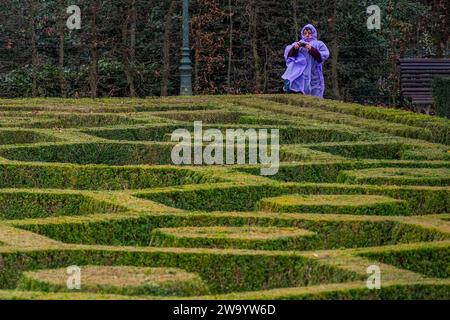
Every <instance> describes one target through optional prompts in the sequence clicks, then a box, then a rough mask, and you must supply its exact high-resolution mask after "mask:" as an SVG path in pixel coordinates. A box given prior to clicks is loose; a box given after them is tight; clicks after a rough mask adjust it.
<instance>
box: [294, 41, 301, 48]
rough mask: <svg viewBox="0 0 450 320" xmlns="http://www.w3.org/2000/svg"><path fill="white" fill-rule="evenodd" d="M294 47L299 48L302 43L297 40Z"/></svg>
mask: <svg viewBox="0 0 450 320" xmlns="http://www.w3.org/2000/svg"><path fill="white" fill-rule="evenodd" d="M294 47H295V50H298V49H299V48H300V43H299V42H296V43H295V45H294Z"/></svg>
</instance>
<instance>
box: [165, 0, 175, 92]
mask: <svg viewBox="0 0 450 320" xmlns="http://www.w3.org/2000/svg"><path fill="white" fill-rule="evenodd" d="M176 8H177V1H176V0H172V1H171V2H170V6H169V10H168V11H167V13H166V16H165V17H164V40H163V67H162V80H161V96H167V95H168V90H169V89H168V88H169V76H170V46H171V44H172V41H171V37H170V36H171V34H172V20H173V15H174V14H175V10H176Z"/></svg>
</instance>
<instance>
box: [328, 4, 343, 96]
mask: <svg viewBox="0 0 450 320" xmlns="http://www.w3.org/2000/svg"><path fill="white" fill-rule="evenodd" d="M337 6H338V1H335V2H333V10H332V14H331V16H330V17H329V18H328V29H329V30H330V34H331V45H330V54H331V55H330V60H331V94H332V97H333V99H337V100H340V99H341V94H340V90H339V70H338V66H339V62H338V59H339V43H338V34H337V32H336V29H335V26H336V20H335V19H336V17H337Z"/></svg>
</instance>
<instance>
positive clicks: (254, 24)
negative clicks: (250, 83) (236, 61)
mask: <svg viewBox="0 0 450 320" xmlns="http://www.w3.org/2000/svg"><path fill="white" fill-rule="evenodd" d="M248 9H249V10H248V12H249V27H250V30H249V31H250V37H251V39H250V46H251V50H252V56H253V65H254V69H255V92H256V93H260V92H261V86H262V85H261V82H262V76H261V70H260V69H261V66H260V65H261V62H260V57H259V54H258V34H257V31H258V12H257V6H256V1H255V0H251V1H250V3H249V8H248Z"/></svg>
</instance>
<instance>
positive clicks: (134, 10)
mask: <svg viewBox="0 0 450 320" xmlns="http://www.w3.org/2000/svg"><path fill="white" fill-rule="evenodd" d="M136 23H137V8H136V0H132V1H131V9H130V61H132V62H134V60H135V59H136Z"/></svg>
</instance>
